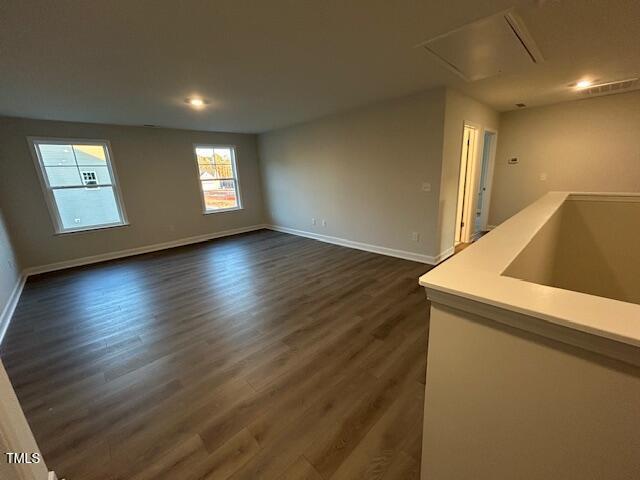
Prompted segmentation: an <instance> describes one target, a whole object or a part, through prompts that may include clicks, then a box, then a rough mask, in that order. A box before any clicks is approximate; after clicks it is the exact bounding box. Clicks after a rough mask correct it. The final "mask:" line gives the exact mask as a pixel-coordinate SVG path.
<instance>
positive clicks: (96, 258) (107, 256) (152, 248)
mask: <svg viewBox="0 0 640 480" xmlns="http://www.w3.org/2000/svg"><path fill="white" fill-rule="evenodd" d="M264 228H267V226H266V225H251V226H249V227H242V228H234V229H232V230H223V231H222V232H214V233H205V234H203V235H196V236H194V237H187V238H181V239H178V240H172V241H170V242H164V243H156V244H153V245H145V246H143V247H136V248H128V249H126V250H118V251H117V252H110V253H102V254H100V255H92V256H90V257H82V258H76V259H74V260H68V261H65V262H57V263H50V264H48V265H41V266H39V267H30V268H27V269H25V270H24V274H25V275H26V276H29V275H37V274H39V273H46V272H53V271H56V270H63V269H65V268H72V267H79V266H82V265H89V264H91V263H99V262H105V261H107V260H115V259H117V258H124V257H130V256H133V255H141V254H143V253H150V252H157V251H158V250H166V249H168V248H174V247H181V246H183V245H190V244H192V243H200V242H206V241H207V240H213V239H214V238H220V237H228V236H230V235H237V234H239V233H246V232H252V231H254V230H261V229H264Z"/></svg>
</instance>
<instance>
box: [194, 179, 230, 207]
mask: <svg viewBox="0 0 640 480" xmlns="http://www.w3.org/2000/svg"><path fill="white" fill-rule="evenodd" d="M202 191H203V193H204V203H205V206H206V210H207V211H210V210H220V209H223V208H236V207H238V198H237V197H236V189H235V180H224V181H220V180H207V181H204V182H202Z"/></svg>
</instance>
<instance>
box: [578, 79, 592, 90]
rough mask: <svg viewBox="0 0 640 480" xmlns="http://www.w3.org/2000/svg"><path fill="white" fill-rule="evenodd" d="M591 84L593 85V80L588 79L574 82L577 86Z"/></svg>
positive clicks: (588, 85)
mask: <svg viewBox="0 0 640 480" xmlns="http://www.w3.org/2000/svg"><path fill="white" fill-rule="evenodd" d="M591 85H593V82H592V81H590V80H580V81H579V82H578V83H576V87H577V88H589V87H590V86H591Z"/></svg>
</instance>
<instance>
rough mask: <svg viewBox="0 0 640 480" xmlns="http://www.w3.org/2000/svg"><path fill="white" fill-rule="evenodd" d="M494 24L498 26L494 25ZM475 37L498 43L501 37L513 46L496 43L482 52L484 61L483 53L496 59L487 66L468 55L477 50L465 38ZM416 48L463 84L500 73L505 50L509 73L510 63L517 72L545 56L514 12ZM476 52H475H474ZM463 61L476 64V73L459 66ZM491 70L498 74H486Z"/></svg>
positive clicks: (483, 20) (440, 36) (476, 23)
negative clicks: (458, 78) (510, 39)
mask: <svg viewBox="0 0 640 480" xmlns="http://www.w3.org/2000/svg"><path fill="white" fill-rule="evenodd" d="M497 21H498V23H497V24H496V22H497ZM501 22H504V24H502V26H503V28H502V29H496V27H497V26H499V25H500V23H501ZM508 32H510V33H511V34H512V37H509V36H508ZM474 35H481V36H486V37H487V38H488V37H490V36H492V35H493V36H494V37H495V38H494V39H493V40H494V41H496V42H498V41H499V40H501V39H500V38H498V37H500V36H501V37H503V38H502V39H504V38H512V39H513V40H515V42H516V43H514V44H496V45H494V48H490V49H485V50H484V52H482V53H483V54H484V55H485V56H486V57H487V59H489V57H488V55H487V53H486V52H488V51H491V53H492V54H495V55H496V57H495V58H493V59H491V61H490V62H489V63H490V66H489V67H486V65H485V63H486V61H483V60H479V59H478V58H477V55H475V56H473V55H470V54H471V53H474V52H473V48H474V47H476V48H477V45H476V44H475V43H474V44H473V45H472V44H471V42H470V41H469V38H465V37H472V36H474ZM447 42H449V44H447ZM416 48H422V49H424V50H425V51H426V52H428V53H429V54H430V55H431V56H433V57H434V58H436V59H437V60H438V61H439V62H440V63H441V64H442V65H444V67H445V68H447V69H448V70H449V71H451V72H453V73H455V74H456V75H458V76H459V77H460V78H462V79H463V80H464V81H466V82H475V81H478V80H482V79H485V78H490V77H493V76H496V75H499V74H501V73H503V69H502V68H501V67H500V66H498V65H499V64H500V62H501V61H504V59H503V58H502V53H504V52H507V51H510V52H509V53H510V56H511V58H510V59H507V62H509V61H510V62H512V65H508V66H507V70H509V66H511V67H513V64H518V65H516V66H515V68H513V69H512V70H517V69H518V68H522V67H523V66H524V65H525V64H527V63H528V62H531V63H532V64H540V63H542V62H544V57H543V56H542V53H541V52H540V49H539V48H538V46H537V44H536V42H535V41H534V39H533V37H532V36H531V34H530V33H529V31H528V30H527V28H526V26H525V25H524V22H523V21H522V19H520V17H519V16H518V15H517V14H516V13H515V12H514V11H513V9H509V10H505V11H502V12H500V13H497V14H495V15H491V16H488V17H484V18H481V19H479V20H476V21H474V22H471V23H468V24H466V25H463V26H461V27H459V28H456V29H454V30H451V31H449V32H446V33H443V34H441V35H438V36H437V37H434V38H431V39H429V40H427V41H425V42H422V43H420V44H418V45H416ZM447 48H449V50H451V49H452V48H453V51H450V52H448V53H449V54H453V56H454V57H455V58H457V63H456V59H454V58H447V56H448V55H447V53H445V52H444V51H443V50H446V49H447ZM456 49H458V51H457V52H456V51H455V50H456ZM501 49H502V50H501ZM475 53H477V51H476V52H475ZM465 55H467V58H465ZM449 56H450V55H449ZM470 56H471V57H473V58H469V57H470ZM465 61H466V62H467V63H469V62H471V63H474V62H475V63H476V68H475V70H476V72H473V71H471V70H473V67H471V68H465V67H464V66H462V65H461V63H464V62H465ZM478 64H481V65H482V66H481V67H479V68H478V67H477V65H478ZM468 66H469V65H467V67H468ZM503 66H504V65H503ZM492 67H493V68H494V69H495V70H497V71H493V70H492V71H489V72H487V71H486V69H487V68H492Z"/></svg>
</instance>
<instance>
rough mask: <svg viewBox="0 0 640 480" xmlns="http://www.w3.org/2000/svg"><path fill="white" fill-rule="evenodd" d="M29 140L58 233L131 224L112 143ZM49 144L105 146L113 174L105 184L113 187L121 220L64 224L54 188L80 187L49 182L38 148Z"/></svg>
mask: <svg viewBox="0 0 640 480" xmlns="http://www.w3.org/2000/svg"><path fill="white" fill-rule="evenodd" d="M27 142H28V143H29V149H30V150H31V156H32V157H33V161H34V163H35V167H36V172H37V174H38V179H39V180H40V186H41V187H42V192H43V194H44V198H45V201H46V204H47V208H48V210H49V214H50V215H51V220H52V221H53V227H54V231H55V234H56V235H61V234H67V233H80V232H90V231H93V230H103V229H106V228H115V227H123V226H127V225H129V221H128V219H127V213H126V211H125V208H124V202H123V201H122V192H121V191H120V182H119V181H118V175H117V173H116V167H115V164H114V161H113V154H112V152H111V144H110V143H109V141H108V140H95V139H86V138H50V137H27ZM40 143H43V144H48V145H98V146H101V147H103V148H104V151H105V155H106V159H107V168H108V169H109V175H110V176H111V184H109V185H105V186H109V187H112V188H113V192H114V196H115V200H116V207H117V208H118V213H119V214H120V219H121V221H120V222H114V223H106V224H101V225H94V226H91V227H78V228H64V226H63V224H62V218H61V217H60V212H59V210H58V205H57V203H56V200H55V197H54V196H53V191H54V190H59V189H63V188H78V186H73V187H52V186H51V185H50V184H49V179H48V178H47V175H46V173H45V167H44V161H43V160H42V157H41V155H40V149H39V148H37V144H40Z"/></svg>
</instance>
